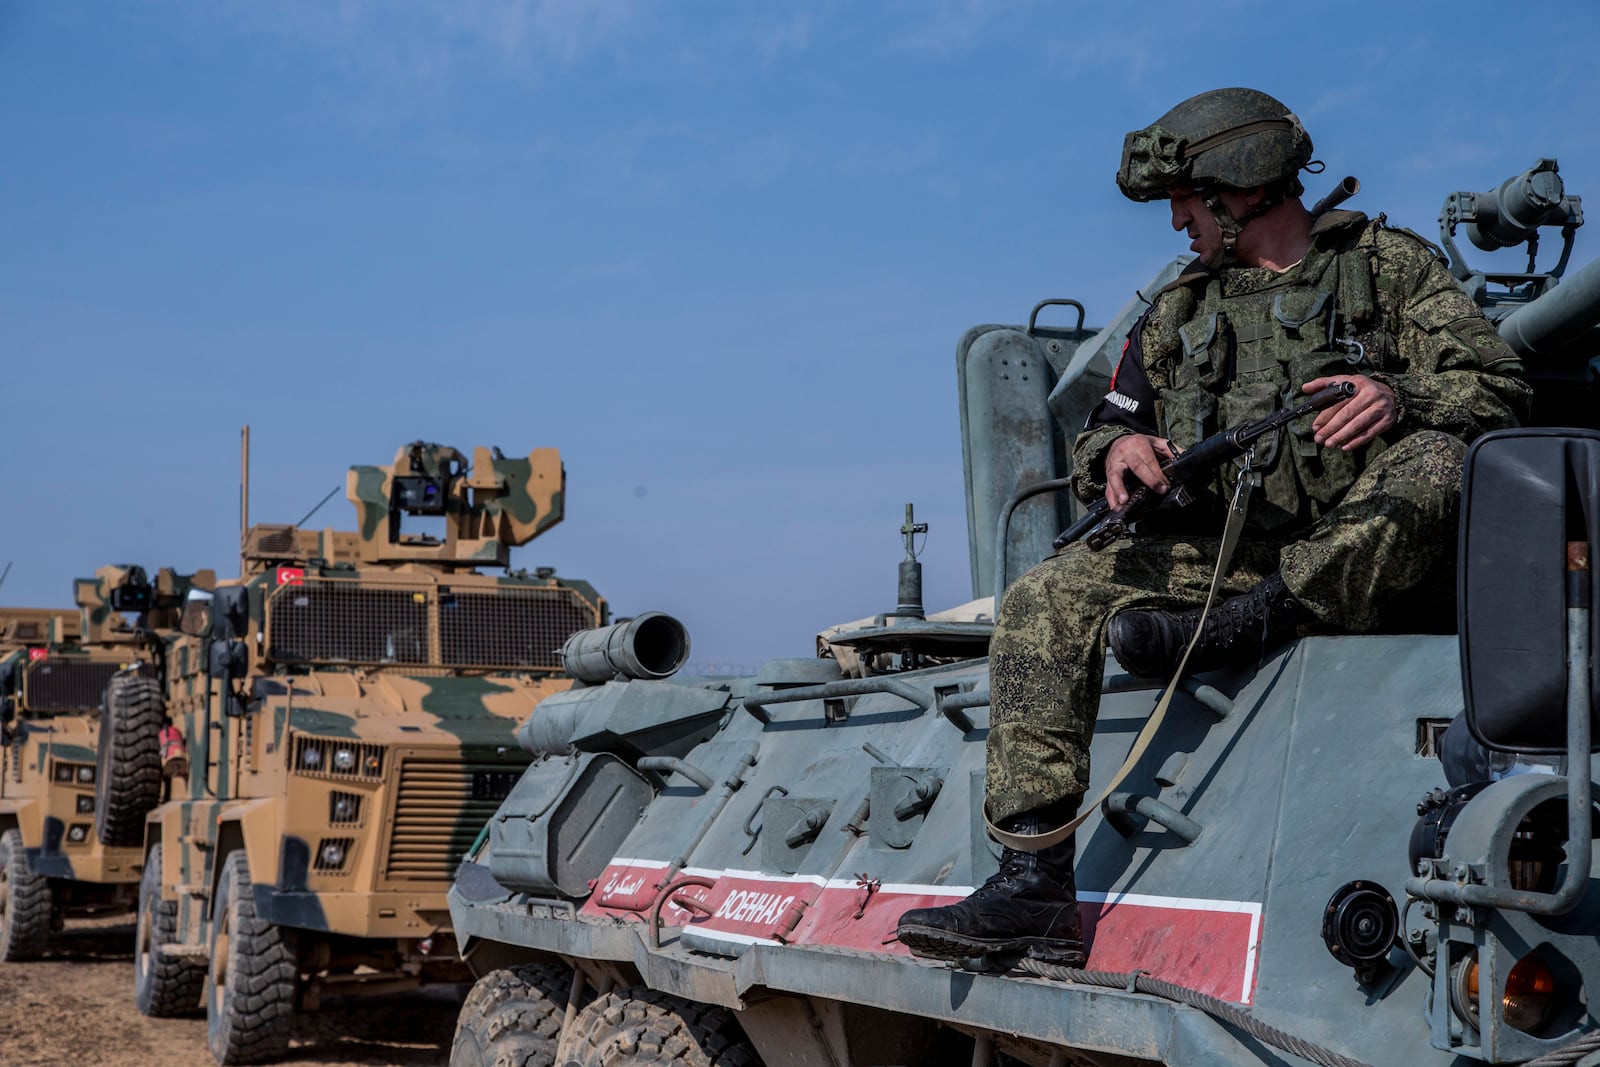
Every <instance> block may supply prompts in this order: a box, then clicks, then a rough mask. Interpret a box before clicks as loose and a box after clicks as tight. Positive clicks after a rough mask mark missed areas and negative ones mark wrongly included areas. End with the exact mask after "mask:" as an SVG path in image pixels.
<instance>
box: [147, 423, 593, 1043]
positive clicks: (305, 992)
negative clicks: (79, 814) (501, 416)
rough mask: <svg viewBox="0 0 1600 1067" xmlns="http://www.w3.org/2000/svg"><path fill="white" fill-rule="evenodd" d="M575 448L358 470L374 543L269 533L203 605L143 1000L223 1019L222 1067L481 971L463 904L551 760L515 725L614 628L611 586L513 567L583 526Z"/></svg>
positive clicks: (181, 663) (175, 664)
mask: <svg viewBox="0 0 1600 1067" xmlns="http://www.w3.org/2000/svg"><path fill="white" fill-rule="evenodd" d="M564 490H565V474H564V471H563V469H562V466H561V459H560V456H559V454H558V453H557V452H556V451H555V450H554V449H541V450H537V451H534V452H532V453H530V454H529V455H527V456H525V457H513V458H508V457H506V456H503V455H502V454H501V453H500V452H499V450H498V449H489V448H479V449H477V450H475V451H474V452H473V453H472V455H471V458H470V460H469V459H468V457H467V455H465V454H463V453H461V452H458V451H457V450H455V449H453V448H448V447H445V446H441V445H436V444H429V443H425V442H414V443H412V444H409V445H406V446H404V447H402V448H401V449H400V450H399V451H398V452H397V453H396V455H395V459H394V462H393V463H391V464H389V465H387V466H356V467H352V468H351V469H350V472H349V475H348V478H347V483H346V495H347V497H348V498H349V500H350V502H351V503H352V504H353V505H354V506H355V508H356V515H357V520H358V522H357V528H356V529H355V530H353V531H336V530H320V531H317V530H304V529H299V528H297V527H295V526H284V525H254V526H250V527H248V528H247V529H246V530H245V531H244V533H243V544H242V552H241V560H240V576H239V578H238V579H236V580H231V581H226V582H222V583H220V584H219V585H218V587H217V589H216V590H215V593H214V594H212V595H209V596H207V595H195V596H193V597H191V599H190V602H189V605H188V608H187V611H186V616H185V623H184V629H185V632H186V633H187V634H188V635H190V636H188V637H187V638H186V639H185V640H184V641H182V642H179V644H178V645H177V646H176V647H175V648H174V649H173V650H172V653H171V656H170V659H169V663H170V664H171V670H170V671H169V674H170V679H169V684H168V686H167V688H166V692H165V694H164V696H165V701H166V708H167V713H168V715H169V716H170V718H171V719H172V720H173V722H174V724H175V726H176V727H177V729H178V730H179V731H181V736H182V742H183V744H184V746H185V748H186V752H185V755H186V762H187V775H186V777H185V778H183V779H182V780H181V781H180V782H178V783H177V784H176V785H175V786H174V788H173V790H172V796H171V799H170V800H168V801H166V802H165V803H162V804H159V805H157V806H154V807H153V808H147V809H146V812H145V813H143V814H142V815H141V820H140V823H139V826H140V829H141V842H140V843H141V844H142V846H143V848H144V856H145V864H144V880H143V883H142V885H141V887H140V898H139V926H138V931H139V935H138V947H137V958H136V968H135V971H136V973H135V993H136V998H137V1001H138V1005H139V1008H140V1010H141V1011H144V1012H146V1013H147V1014H152V1015H169V1014H182V1013H186V1012H192V1011H195V1010H196V1009H199V1008H201V1007H203V1008H204V1010H205V1012H206V1015H207V1018H208V1020H209V1042H210V1046H211V1049H212V1052H213V1053H214V1054H215V1056H216V1058H217V1060H218V1061H219V1062H221V1063H253V1062H259V1061H262V1060H265V1059H270V1058H272V1057H274V1056H277V1055H280V1054H282V1053H283V1052H284V1051H285V1050H286V1049H287V1048H288V1044H289V1035H290V1030H289V1027H290V1019H291V1016H292V1014H293V1012H294V1011H295V1010H297V1009H301V1008H304V1009H311V1008H314V1007H315V1006H316V1004H317V1003H318V1001H319V999H320V997H321V996H322V995H323V994H324V993H325V992H326V993H375V992H384V991H388V990H395V989H403V988H410V987H414V986H416V985H418V984H419V983H422V982H429V981H459V980H461V979H462V978H463V977H465V974H466V972H465V970H464V968H463V967H462V965H461V962H460V960H459V957H458V956H457V953H456V949H455V942H454V940H453V938H452V937H451V934H450V921H449V914H448V911H447V909H446V905H445V891H446V889H447V888H448V886H449V882H450V877H451V874H452V873H453V871H454V870H455V866H456V864H457V863H458V862H459V860H460V859H461V857H462V855H463V854H464V853H465V852H466V851H467V849H468V848H469V847H470V845H471V844H472V841H473V838H474V837H475V835H476V834H477V833H478V831H479V830H480V829H481V827H482V825H483V823H484V820H485V819H487V818H488V816H489V815H490V814H492V813H493V811H494V809H495V808H496V806H497V805H498V804H499V801H500V800H501V799H502V798H503V797H504V796H505V794H506V792H507V791H508V790H509V789H510V787H511V785H512V784H513V783H514V782H515V781H516V780H517V778H518V777H519V775H520V774H521V771H522V769H523V767H524V766H525V765H526V763H527V759H528V757H527V755H526V754H525V753H523V752H522V751H521V750H520V749H518V748H517V746H516V744H515V742H514V741H513V740H512V736H511V734H512V730H513V729H514V728H515V727H516V725H517V724H518V723H520V722H522V721H523V720H525V719H526V718H527V717H528V715H529V713H530V712H531V711H532V709H533V708H534V706H535V705H537V704H538V703H539V701H540V700H541V699H543V698H544V697H547V696H549V695H551V694H553V693H555V692H557V691H558V690H561V689H565V688H566V687H567V686H568V685H570V680H569V679H567V678H566V677H565V676H564V675H562V673H561V670H560V663H559V660H558V658H557V652H558V650H559V649H560V647H561V645H562V643H563V642H564V641H565V640H566V639H567V637H568V636H569V635H571V634H572V633H574V632H577V631H580V630H585V629H589V628H592V627H595V626H598V625H600V624H602V623H604V622H606V621H607V616H606V613H607V608H606V602H605V600H604V599H603V598H602V597H600V596H599V595H598V594H597V593H596V592H595V590H594V589H593V588H592V587H590V586H589V585H588V584H587V583H585V582H581V581H571V580H566V579H562V578H557V577H555V576H554V572H553V571H552V570H549V569H544V568H541V569H540V570H539V571H538V572H536V573H532V574H530V573H525V572H523V571H513V570H508V569H507V567H508V563H509V560H510V551H511V549H512V548H513V547H515V546H518V545H522V544H526V543H527V542H529V541H531V540H532V539H533V538H535V537H536V536H538V535H539V534H541V533H543V532H544V531H545V530H548V529H549V528H550V527H552V526H553V525H555V524H556V523H557V522H559V521H560V520H561V518H562V515H563V497H564Z"/></svg>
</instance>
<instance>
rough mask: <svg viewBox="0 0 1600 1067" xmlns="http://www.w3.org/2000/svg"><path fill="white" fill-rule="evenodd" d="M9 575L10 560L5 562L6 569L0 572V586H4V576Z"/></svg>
mask: <svg viewBox="0 0 1600 1067" xmlns="http://www.w3.org/2000/svg"><path fill="white" fill-rule="evenodd" d="M10 573H11V560H9V559H8V560H6V569H5V570H3V571H0V585H5V584H6V575H8V574H10Z"/></svg>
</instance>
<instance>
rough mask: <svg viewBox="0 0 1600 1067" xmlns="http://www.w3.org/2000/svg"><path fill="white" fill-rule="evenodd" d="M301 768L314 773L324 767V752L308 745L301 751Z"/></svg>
mask: <svg viewBox="0 0 1600 1067" xmlns="http://www.w3.org/2000/svg"><path fill="white" fill-rule="evenodd" d="M300 766H302V767H304V768H306V770H308V771H314V770H316V769H317V768H318V767H320V766H322V750H321V749H318V748H317V747H316V746H314V745H307V746H306V747H305V748H303V749H301V751H300Z"/></svg>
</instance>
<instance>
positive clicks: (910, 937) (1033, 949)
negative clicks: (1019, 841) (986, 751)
mask: <svg viewBox="0 0 1600 1067" xmlns="http://www.w3.org/2000/svg"><path fill="white" fill-rule="evenodd" d="M1062 807H1064V806H1063V805H1056V806H1055V808H1053V809H1052V810H1051V812H1050V814H1049V816H1046V815H1045V814H1044V813H1042V812H1038V811H1030V812H1024V813H1023V814H1021V815H1017V816H1014V817H1012V818H1010V819H1005V820H1003V821H1002V822H1001V823H1000V828H1001V829H1002V830H1005V831H1006V832H1008V833H1013V834H1042V833H1046V832H1048V831H1050V830H1053V829H1055V828H1056V827H1057V826H1060V825H1061V824H1062V823H1064V822H1066V821H1068V820H1069V819H1071V818H1072V816H1073V815H1074V814H1076V810H1077V807H1076V804H1073V805H1072V806H1071V808H1070V809H1068V810H1067V811H1066V813H1065V814H1058V812H1057V811H1056V810H1055V809H1059V808H1062ZM1074 851H1075V848H1074V844H1073V839H1072V838H1070V837H1069V838H1067V839H1066V840H1065V841H1063V842H1062V843H1061V844H1059V845H1053V846H1051V847H1050V848H1046V849H1041V850H1040V851H1038V852H1018V851H1017V850H1016V849H1011V848H1008V849H1005V850H1004V851H1002V852H1001V853H1000V869H999V870H998V871H996V872H995V873H994V875H993V876H992V877H990V879H989V880H988V881H987V882H984V883H983V885H981V886H979V887H978V888H977V889H976V890H974V891H973V893H972V895H971V896H969V897H967V898H965V899H964V900H960V901H957V902H956V903H954V904H948V905H946V906H944V907H942V908H914V909H912V910H911V911H908V912H906V913H905V914H904V915H902V916H900V927H899V938H900V943H901V944H903V945H905V946H906V947H907V948H909V949H910V950H911V951H912V952H913V953H915V954H916V955H918V956H931V957H933V958H935V959H942V960H960V959H968V958H972V957H980V956H995V957H998V959H997V960H996V961H995V962H996V963H1000V964H1004V965H1005V966H1009V965H1010V962H1011V961H1012V960H1015V959H1019V958H1021V957H1023V956H1032V957H1033V958H1035V959H1041V960H1047V961H1049V962H1051V963H1055V964H1059V965H1061V966H1063V967H1082V966H1083V964H1084V959H1085V954H1084V949H1083V920H1082V918H1081V917H1080V916H1079V914H1078V897H1077V893H1076V891H1075V889H1074V888H1073V881H1072V860H1073V854H1074ZM1008 957H1009V958H1010V959H1008Z"/></svg>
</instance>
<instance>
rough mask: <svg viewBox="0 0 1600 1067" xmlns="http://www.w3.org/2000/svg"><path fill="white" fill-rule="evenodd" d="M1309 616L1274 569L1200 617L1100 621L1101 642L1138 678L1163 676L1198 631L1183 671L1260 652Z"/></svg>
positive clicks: (1142, 615) (1142, 614) (1128, 615)
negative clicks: (1102, 627) (1103, 634)
mask: <svg viewBox="0 0 1600 1067" xmlns="http://www.w3.org/2000/svg"><path fill="white" fill-rule="evenodd" d="M1314 618H1315V616H1313V615H1312V613H1311V610H1310V609H1309V608H1307V607H1306V606H1305V605H1304V604H1302V603H1300V601H1298V600H1296V599H1295V598H1294V594H1293V593H1291V592H1289V590H1288V588H1287V587H1285V586H1284V584H1283V577H1282V576H1281V575H1278V574H1274V575H1272V576H1271V577H1270V578H1266V579H1263V580H1262V581H1260V582H1258V583H1257V584H1256V585H1255V586H1254V587H1252V588H1251V589H1250V591H1249V592H1246V593H1242V594H1240V595H1239V596H1236V597H1231V598H1229V599H1227V600H1224V601H1223V602H1222V603H1220V604H1218V605H1216V606H1215V607H1213V608H1212V609H1211V612H1210V613H1209V614H1208V615H1206V618H1205V623H1204V625H1203V626H1202V624H1201V622H1200V611H1199V609H1198V608H1197V609H1195V610H1193V611H1177V612H1174V611H1123V612H1118V613H1117V614H1116V615H1114V616H1112V618H1111V622H1110V623H1108V624H1107V626H1106V641H1107V642H1108V643H1109V644H1110V645H1111V652H1112V654H1113V655H1114V656H1116V657H1117V662H1118V663H1120V664H1122V669H1123V670H1125V671H1127V672H1128V673H1129V674H1132V675H1135V676H1136V677H1141V678H1165V677H1169V676H1170V675H1171V674H1172V673H1173V672H1174V671H1175V670H1177V669H1178V661H1179V660H1181V659H1182V658H1183V650H1184V649H1185V648H1187V647H1188V645H1189V641H1190V639H1191V638H1193V637H1194V633H1195V630H1196V629H1197V628H1198V629H1200V630H1201V634H1200V640H1199V641H1197V642H1196V643H1195V646H1194V651H1193V652H1192V653H1190V654H1189V670H1191V671H1209V670H1214V669H1216V668H1217V667H1222V666H1226V665H1227V664H1230V663H1237V662H1240V661H1242V660H1246V659H1249V658H1251V657H1252V656H1260V655H1261V654H1262V653H1263V652H1264V651H1265V650H1266V649H1268V648H1269V647H1271V646H1272V645H1274V644H1277V643H1278V642H1280V641H1284V640H1287V639H1288V638H1290V637H1293V636H1294V632H1295V629H1296V627H1299V626H1300V625H1302V624H1304V623H1308V622H1311V621H1312V620H1313V619H1314Z"/></svg>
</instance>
